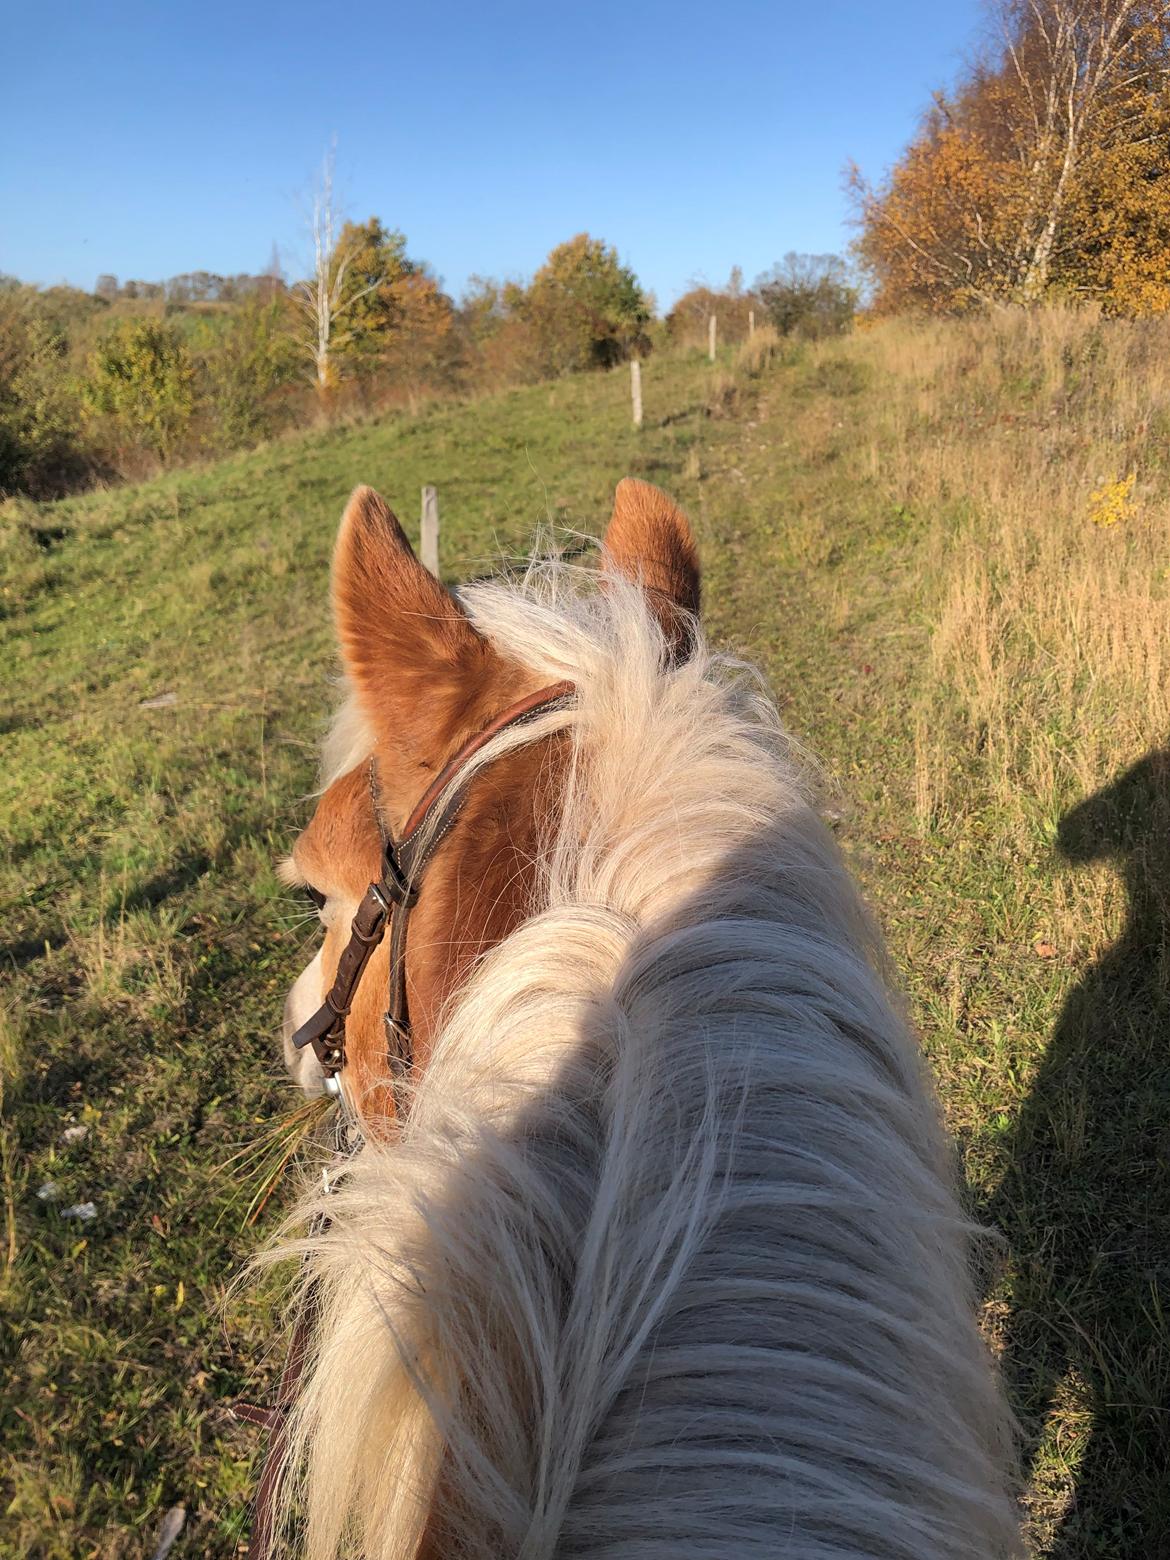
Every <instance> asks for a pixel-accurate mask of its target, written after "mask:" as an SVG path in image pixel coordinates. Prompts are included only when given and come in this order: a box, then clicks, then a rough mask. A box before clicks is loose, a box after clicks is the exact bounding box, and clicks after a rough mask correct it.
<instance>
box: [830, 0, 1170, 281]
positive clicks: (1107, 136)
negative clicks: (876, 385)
mask: <svg viewBox="0 0 1170 1560" xmlns="http://www.w3.org/2000/svg"><path fill="white" fill-rule="evenodd" d="M991 15H992V18H993V21H994V23H995V27H994V33H995V36H996V38H997V40H998V46H997V48H996V50H995V52H994V53H993V54H991V55H989V56H988V57H986V58H985V59H983V60H982V61H981V62H979V63H977V64H976V65H975V66H973V67H972V68H971V69H970V70H969V71H968V72H967V73H966V75H965V76H964V78H963V79H962V80H961V81H960V82H959V83H958V85H957V87H956V89H955V91H954V92H953V93H951V94H949V95H948V94H942V93H939V94H936V96H935V100H934V103H933V105H932V107H931V108H930V110H929V111H928V113H927V114H926V115H925V117H924V119H923V122H922V126H921V128H920V130H919V133H918V135H917V136H916V137H915V139H914V140H913V142H912V143H911V145H910V146H909V147H908V148H907V149H906V151H905V153H904V154H903V156H902V158H901V159H900V160H899V162H898V163H897V165H896V166H895V168H894V169H893V171H892V173H891V175H890V176H889V178H888V179H887V181H886V182H885V184H884V186H883V187H881V188H880V189H877V190H874V189H873V188H872V187H870V186H869V185H867V184H866V183H865V181H864V180H863V179H862V178H861V176H860V174H859V173H857V171H856V170H854V173H853V176H852V183H853V191H854V195H855V198H856V201H857V205H858V207H859V216H860V222H861V227H862V235H861V239H860V241H859V246H858V247H859V250H860V254H861V257H862V259H863V261H864V262H865V263H867V264H868V267H869V269H870V271H871V273H872V274H873V276H874V278H875V280H876V282H877V300H878V303H879V306H882V307H887V308H890V307H892V308H904V307H907V306H912V307H914V306H920V307H921V306H925V307H926V308H929V309H933V310H942V311H953V310H955V309H961V308H963V307H967V306H970V305H971V304H987V303H1004V302H1022V303H1025V304H1031V303H1035V302H1037V301H1038V300H1039V299H1041V298H1042V297H1044V296H1045V294H1046V293H1047V292H1048V291H1049V290H1050V289H1051V288H1052V287H1053V286H1054V285H1059V286H1060V287H1061V288H1062V289H1063V290H1066V291H1072V292H1080V293H1091V294H1095V295H1096V296H1098V297H1101V298H1102V300H1103V301H1104V302H1105V303H1106V304H1107V306H1114V307H1118V308H1126V307H1132V306H1134V304H1135V300H1140V307H1142V308H1151V307H1155V306H1161V307H1165V306H1167V305H1168V304H1170V289H1167V290H1166V291H1164V292H1160V291H1159V289H1158V286H1157V280H1156V276H1157V272H1158V267H1159V264H1160V265H1161V269H1162V271H1163V272H1164V271H1165V265H1164V258H1162V259H1161V260H1159V256H1161V257H1164V254H1165V247H1166V244H1165V239H1166V213H1165V210H1164V208H1165V207H1166V206H1167V190H1168V189H1170V185H1167V182H1166V179H1167V170H1166V168H1165V167H1164V161H1165V160H1164V158H1163V157H1161V156H1159V155H1156V151H1157V148H1158V147H1160V146H1164V143H1165V139H1166V119H1167V112H1166V105H1167V80H1168V76H1167V62H1168V54H1170V0H994V3H993V5H992V10H991ZM1118 210H1123V211H1124V213H1125V221H1124V231H1123V230H1122V228H1123V225H1122V224H1121V223H1120V222H1118V221H1117V220H1116V215H1115V214H1116V212H1117V211H1118ZM1110 245H1112V246H1113V249H1114V251H1115V253H1112V254H1110V253H1108V251H1109V247H1110ZM1135 267H1136V268H1137V270H1138V272H1140V279H1139V281H1138V282H1135V281H1134V279H1133V276H1132V275H1131V274H1130V273H1131V272H1133V271H1134V268H1135ZM1163 298H1165V302H1161V301H1160V300H1162V299H1163Z"/></svg>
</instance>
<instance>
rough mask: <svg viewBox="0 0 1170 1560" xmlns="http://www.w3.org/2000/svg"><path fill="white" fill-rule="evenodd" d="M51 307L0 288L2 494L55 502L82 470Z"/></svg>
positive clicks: (69, 378)
mask: <svg viewBox="0 0 1170 1560" xmlns="http://www.w3.org/2000/svg"><path fill="white" fill-rule="evenodd" d="M54 303H57V304H59V303H60V299H56V300H53V299H52V298H50V297H49V296H48V295H42V294H38V293H37V292H36V290H35V289H34V288H31V287H22V286H20V285H19V284H17V283H6V284H3V283H0V494H5V493H28V494H31V495H32V496H33V497H35V498H54V497H57V496H58V495H59V494H61V493H63V492H65V491H66V490H67V489H68V488H69V487H70V486H72V485H74V484H75V483H77V482H78V481H80V480H81V479H82V478H83V477H84V475H85V474H86V472H87V466H88V462H87V459H86V456H85V454H84V453H83V450H82V447H81V404H80V395H79V389H78V384H77V378H76V375H75V374H74V373H73V370H72V365H71V362H70V357H69V338H68V336H67V334H66V332H65V331H64V330H63V329H62V328H61V327H60V326H59V324H58V323H57V320H56V318H55V313H56V312H58V311H57V310H56V309H55V308H54Z"/></svg>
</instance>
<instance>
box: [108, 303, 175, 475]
mask: <svg viewBox="0 0 1170 1560" xmlns="http://www.w3.org/2000/svg"><path fill="white" fill-rule="evenodd" d="M85 404H86V407H87V408H88V410H89V411H90V412H91V413H92V414H94V415H96V416H99V417H104V418H106V419H107V420H108V424H109V428H110V431H111V432H112V433H113V435H114V438H115V441H116V443H117V444H118V445H119V446H125V445H129V446H131V447H138V448H146V449H148V450H150V451H151V452H152V453H154V454H155V455H157V456H158V457H159V459H160V460H164V461H165V460H167V459H168V458H169V457H170V456H171V455H172V454H173V453H174V450H175V447H176V445H177V444H178V442H179V440H180V439H181V438H182V436H183V434H184V433H185V432H186V431H187V427H188V424H189V423H190V421H191V414H192V412H193V411H194V408H195V369H194V365H193V363H192V361H191V354H190V352H189V351H188V348H187V344H186V342H185V341H184V340H183V338H182V336H180V335H179V333H178V331H176V330H175V329H174V328H173V327H172V326H170V325H167V324H165V323H164V322H163V321H161V320H156V319H135V320H122V321H120V322H119V324H118V325H117V326H116V327H115V328H114V330H112V331H111V332H110V334H109V335H107V336H105V337H104V338H103V339H102V340H101V341H100V342H99V343H98V346H97V349H96V350H95V351H94V353H93V354H92V356H91V357H90V360H89V380H88V382H87V384H86V386H85Z"/></svg>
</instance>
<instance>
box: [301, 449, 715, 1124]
mask: <svg viewBox="0 0 1170 1560" xmlns="http://www.w3.org/2000/svg"><path fill="white" fill-rule="evenodd" d="M603 558H604V568H605V569H608V570H611V571H614V572H617V573H620V574H622V575H624V576H626V577H627V578H629V579H632V580H636V581H638V582H639V583H641V584H642V585H643V587H644V588H645V590H646V592H647V596H648V599H649V602H650V604H651V606H652V608H653V610H654V613H655V615H656V616H657V617H658V620H659V622H660V623H661V625H662V627H663V630H664V632H665V634H666V636H667V640H668V642H670V643H672V644H674V645H675V646H676V647H677V646H680V645H681V644H682V642H683V641H684V639H685V636H686V635H687V633H688V632H689V629H688V624H689V622H690V621H691V615H692V614H694V613H695V612H697V610H698V604H699V573H698V565H697V562H696V557H695V546H694V541H693V538H692V536H691V532H690V528H689V526H688V524H687V521H686V518H685V516H684V515H683V514H682V513H681V512H680V511H679V510H678V509H677V508H676V507H675V506H674V505H673V504H672V503H671V502H670V500H669V499H668V498H666V496H665V495H664V494H662V493H660V492H659V491H658V490H657V489H656V488H653V487H650V486H649V485H648V484H646V483H643V482H635V481H631V480H628V479H627V480H626V481H624V482H622V483H620V484H619V486H618V489H617V494H616V498H615V504H614V512H613V518H612V520H611V521H610V525H609V528H608V530H607V532H606V535H605V542H604V553H603ZM333 602H334V611H335V617H336V624H337V632H338V639H339V642H340V649H341V657H342V662H343V665H344V669H345V673H346V677H347V680H348V683H349V687H350V699H349V701H348V703H347V705H346V706H345V708H344V709H343V711H342V713H341V715H340V716H339V718H338V721H337V723H336V724H335V727H334V731H333V733H332V736H331V738H330V741H329V743H328V744H327V748H326V755H325V766H326V774H325V781H326V784H325V789H324V791H323V793H322V795H321V797H320V800H319V801H318V804H317V808H316V811H315V812H314V814H313V817H312V819H311V820H310V822H309V824H308V826H307V827H306V828H305V830H304V831H303V833H302V834H301V836H300V838H299V839H298V840H297V842H296V844H295V846H294V848H293V851H292V854H291V856H290V857H289V859H288V861H287V863H286V865H285V868H284V875H285V877H286V880H287V881H288V882H289V883H290V884H294V885H299V886H302V887H303V888H304V889H305V890H306V891H307V892H308V893H309V894H310V895H311V896H312V897H313V899H314V902H315V903H316V904H317V906H318V909H319V913H320V918H321V921H322V924H323V926H324V937H323V939H322V942H321V946H320V948H319V949H318V951H317V953H316V954H315V956H314V957H313V959H312V960H311V961H310V963H309V964H308V965H307V967H306V968H305V969H304V970H303V971H302V973H301V975H300V976H299V977H298V979H297V980H296V982H295V983H294V985H293V987H292V990H291V991H290V993H289V996H288V1000H287V1003H286V1005H285V1020H284V1037H285V1054H286V1059H287V1061H288V1064H289V1067H290V1070H291V1071H292V1073H293V1075H294V1077H295V1078H296V1079H297V1081H298V1082H299V1083H300V1084H301V1086H302V1087H303V1088H305V1089H306V1090H307V1091H308V1092H316V1091H317V1090H319V1089H320V1087H321V1083H322V1070H321V1067H320V1064H319V1063H318V1061H317V1059H316V1057H315V1055H314V1053H313V1050H312V1049H311V1048H310V1047H307V1046H306V1047H304V1048H303V1049H301V1050H299V1051H298V1050H296V1049H295V1048H294V1047H293V1045H292V1036H293V1034H294V1033H295V1031H296V1030H297V1029H298V1027H299V1026H301V1025H302V1024H304V1023H305V1022H306V1021H307V1020H308V1019H309V1018H311V1016H312V1015H313V1014H314V1012H315V1011H316V1010H317V1009H318V1008H319V1006H320V1004H321V1003H322V1001H323V1000H324V998H325V995H326V993H327V992H328V991H329V990H330V988H331V986H332V984H333V982H334V978H335V975H336V973H337V968H338V963H339V960H340V959H341V957H342V954H343V952H344V951H345V950H346V946H347V944H348V943H349V941H350V937H351V925H352V922H353V918H354V915H355V913H356V911H357V910H358V907H359V904H360V903H361V901H362V899H363V896H364V895H365V894H366V891H367V888H368V885H369V884H370V883H371V882H374V881H376V880H377V879H378V878H379V877H380V875H381V873H382V870H383V866H382V847H383V839H382V828H384V829H385V830H386V831H387V832H388V833H389V835H390V836H391V837H392V838H395V839H398V838H401V836H402V833H403V830H404V828H406V827H407V825H408V820H410V818H411V815H412V813H413V812H414V811H415V810H416V806H417V804H418V802H419V799H420V797H422V796H423V795H424V794H425V793H426V792H427V790H428V787H429V786H431V784H432V782H434V781H435V779H436V777H437V776H439V775H440V774H441V773H442V772H443V769H444V766H445V765H447V764H448V762H449V761H450V760H451V758H452V756H453V755H456V754H458V753H459V752H460V751H461V749H463V748H464V747H465V746H466V745H467V744H469V743H471V742H473V741H474V739H475V737H476V735H477V733H480V732H483V731H484V730H486V729H487V728H488V727H490V726H491V725H492V723H493V721H495V720H496V719H497V718H498V717H499V716H500V715H501V713H502V712H505V711H507V710H509V709H511V708H513V707H515V706H516V705H517V704H518V703H520V702H521V701H523V700H524V699H525V698H526V696H528V695H530V694H533V693H535V692H537V691H538V690H539V689H540V688H541V686H542V685H543V684H544V683H546V682H547V678H545V677H542V676H540V675H539V674H537V673H535V672H533V671H532V670H531V669H530V668H528V667H526V666H525V665H524V664H523V659H522V657H521V656H518V655H516V654H515V653H514V652H512V651H510V650H509V649H508V647H506V646H502V645H498V644H493V643H491V642H490V641H489V640H488V639H486V638H485V637H484V636H483V635H482V634H481V633H479V632H478V631H477V630H476V628H475V627H474V626H473V625H472V622H471V621H470V619H469V617H468V615H467V613H466V612H465V611H464V609H463V607H462V606H461V605H460V602H459V599H458V597H457V596H456V595H453V594H452V593H451V592H450V591H448V590H446V589H445V588H444V586H443V585H442V584H440V582H439V581H438V580H436V579H435V577H434V576H433V575H432V574H430V573H429V571H428V570H427V569H425V568H424V567H423V566H422V564H421V563H420V562H419V561H418V559H417V558H416V557H415V555H414V553H413V551H412V550H411V547H410V543H409V542H408V541H407V539H406V536H405V535H404V533H403V531H402V528H401V526H400V525H399V523H398V521H397V520H396V519H395V517H394V515H393V514H392V513H391V512H390V510H389V508H388V507H387V505H386V504H385V503H384V502H383V501H382V499H381V498H379V496H378V495H377V494H376V493H375V492H373V491H372V489H370V488H358V489H357V490H356V491H355V493H354V494H353V497H352V498H351V499H350V501H349V505H348V507H347V508H346V511H345V514H344V516H343V518H342V522H341V530H340V534H339V536H338V540H337V547H336V551H335V554H334V561H333ZM560 744H561V739H559V738H557V737H555V736H554V737H550V738H547V739H544V740H536V741H533V742H531V743H528V744H526V745H524V746H522V747H519V748H517V749H516V750H514V751H511V752H507V753H505V754H504V755H503V756H502V757H500V758H498V759H496V760H495V761H494V762H493V763H492V764H491V765H490V766H489V767H486V768H485V769H483V771H482V772H481V773H479V774H477V775H476V777H475V779H474V780H473V781H472V783H471V785H470V787H469V789H468V792H467V796H466V800H465V802H464V804H463V806H462V808H461V810H460V812H459V814H458V817H457V818H456V820H455V822H454V824H453V826H452V827H451V829H450V831H449V832H448V833H446V834H444V836H443V838H442V840H441V842H440V843H439V844H438V846H437V848H436V849H435V851H434V854H433V856H432V858H431V859H430V860H429V861H428V864H427V868H426V887H425V893H423V894H421V896H420V898H419V901H418V903H417V905H416V907H415V908H414V909H413V910H412V912H411V919H410V933H409V944H408V951H407V955H406V959H405V974H406V994H407V998H408V1002H409V1013H410V1020H411V1027H412V1037H413V1055H414V1061H415V1064H416V1065H417V1066H423V1065H425V1062H426V1059H427V1056H428V1054H429V1051H430V1047H431V1044H432V1041H433V1038H434V1034H435V1030H436V1027H437V1025H438V1023H439V1021H440V1017H441V1014H442V1011H443V1007H444V1004H445V1003H446V1002H447V1001H448V999H449V998H450V997H451V996H452V994H453V993H454V992H455V991H457V990H458V988H459V986H460V985H461V983H462V982H463V981H464V980H465V979H466V978H467V975H468V973H469V971H470V969H471V966H472V965H473V963H474V962H475V960H476V959H477V958H478V957H479V956H480V955H482V954H483V953H484V952H485V951H486V950H487V949H488V948H490V947H492V946H493V945H494V944H496V943H497V942H499V941H500V940H501V939H502V938H504V937H506V936H507V935H508V933H509V932H510V931H511V930H512V929H513V928H514V927H515V926H517V925H518V924H519V922H520V921H521V920H523V919H524V918H525V916H526V915H527V914H528V913H529V911H530V909H531V908H532V898H533V890H534V885H535V863H536V860H537V858H538V854H539V851H540V846H541V840H542V836H543V834H544V832H545V829H546V826H547V824H548V822H549V821H550V820H552V819H553V818H555V817H556V815H557V801H558V794H559V785H560V781H561V779H562V777H563V770H564V759H565V751H564V748H563V746H561V745H560ZM379 813H380V818H379ZM380 825H381V827H380ZM389 973H390V948H389V940H388V939H387V940H385V941H383V943H382V944H381V946H379V947H378V948H377V949H376V951H375V952H374V953H373V954H372V956H371V957H370V960H369V963H368V964H367V966H366V967H365V970H364V972H363V974H362V977H361V979H360V982H359V983H358V986H357V989H356V994H355V996H354V999H353V1005H352V1008H351V1010H350V1013H349V1016H348V1018H347V1020H346V1024H345V1054H346V1072H345V1076H346V1087H347V1091H348V1092H349V1093H350V1097H351V1099H353V1100H355V1102H356V1101H358V1100H360V1101H362V1102H364V1104H365V1106H366V1108H367V1109H369V1108H371V1101H372V1100H373V1099H375V1098H378V1097H385V1095H386V1091H384V1090H382V1091H380V1093H379V1094H374V1093H372V1091H375V1090H377V1088H378V1085H379V1084H382V1083H384V1082H385V1080H386V1077H387V1071H386V1062H385V1054H386V1040H385V1032H384V1028H383V1013H384V1011H385V1009H386V1006H387V987H388V982H389ZM373 1108H376V1106H375V1107H373Z"/></svg>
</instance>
